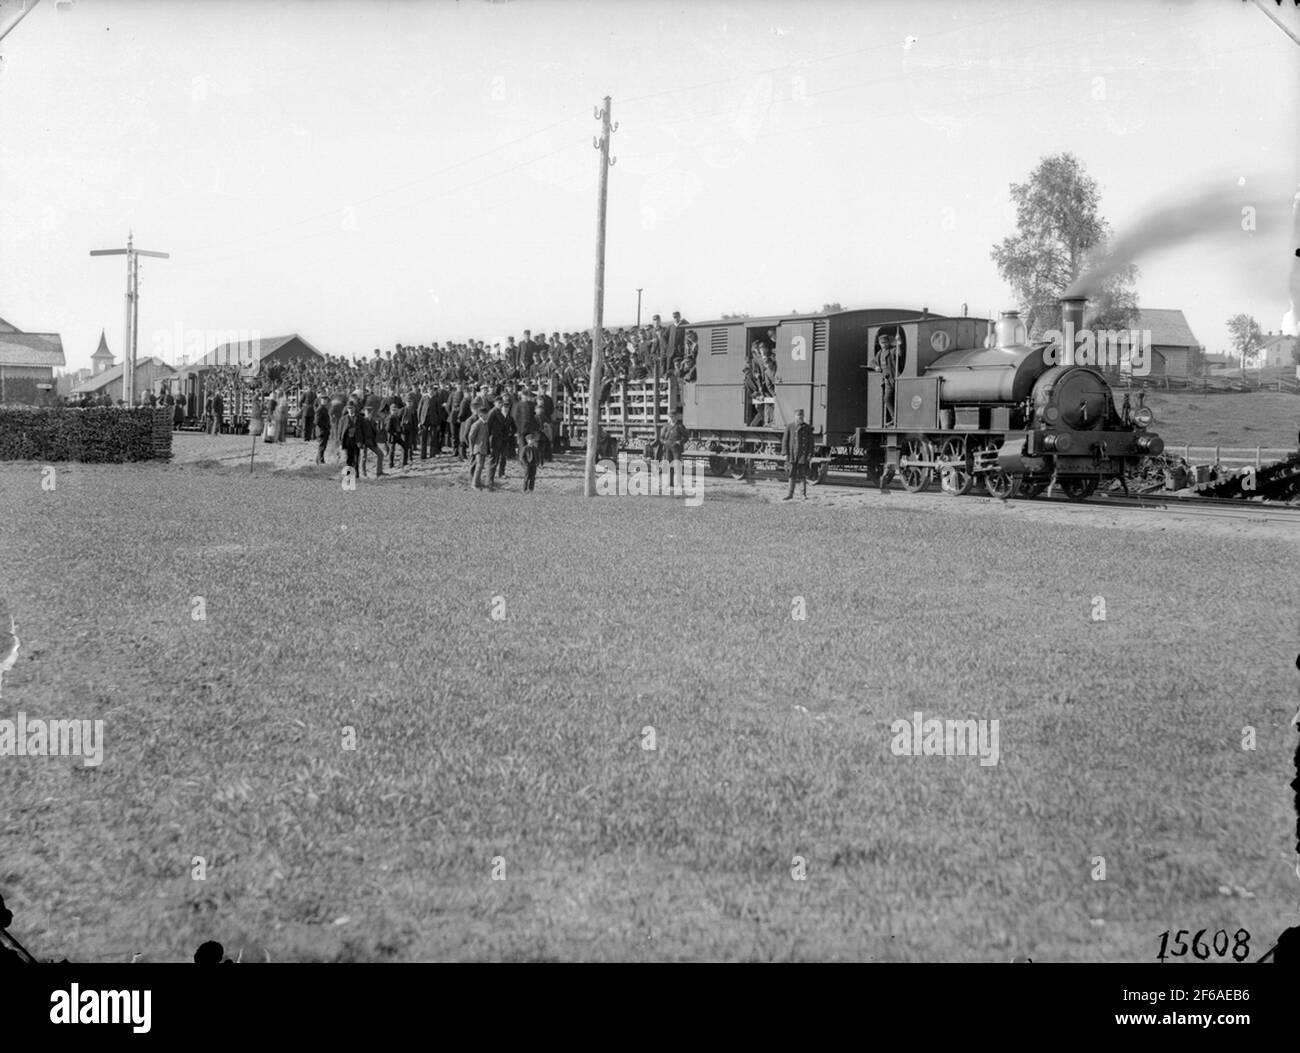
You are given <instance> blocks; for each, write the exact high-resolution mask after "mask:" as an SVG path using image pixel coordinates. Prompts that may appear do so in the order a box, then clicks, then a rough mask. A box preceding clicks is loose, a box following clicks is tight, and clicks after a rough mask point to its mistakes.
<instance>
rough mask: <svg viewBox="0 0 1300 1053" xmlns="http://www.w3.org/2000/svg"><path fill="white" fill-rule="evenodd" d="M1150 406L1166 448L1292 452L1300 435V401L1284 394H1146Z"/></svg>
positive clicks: (1153, 426) (1134, 400)
mask: <svg viewBox="0 0 1300 1053" xmlns="http://www.w3.org/2000/svg"><path fill="white" fill-rule="evenodd" d="M1146 404H1147V405H1148V406H1150V407H1151V409H1152V411H1153V412H1154V413H1155V415H1156V421H1155V423H1154V424H1153V425H1152V430H1154V431H1157V432H1159V433H1160V436H1161V438H1163V439H1164V440H1165V446H1166V448H1169V447H1177V446H1182V445H1183V444H1184V443H1190V444H1191V445H1192V446H1237V447H1242V446H1245V447H1249V446H1263V447H1266V448H1275V449H1284V450H1294V449H1295V448H1296V433H1297V431H1300V398H1297V397H1296V396H1295V395H1289V394H1287V393H1286V392H1277V391H1251V392H1230V393H1229V392H1213V393H1206V392H1200V391H1192V392H1184V391H1172V392H1148V393H1147V401H1146ZM1133 405H1134V406H1136V405H1137V398H1136V396H1134V399H1133ZM1174 452H1177V451H1176V450H1175V451H1174Z"/></svg>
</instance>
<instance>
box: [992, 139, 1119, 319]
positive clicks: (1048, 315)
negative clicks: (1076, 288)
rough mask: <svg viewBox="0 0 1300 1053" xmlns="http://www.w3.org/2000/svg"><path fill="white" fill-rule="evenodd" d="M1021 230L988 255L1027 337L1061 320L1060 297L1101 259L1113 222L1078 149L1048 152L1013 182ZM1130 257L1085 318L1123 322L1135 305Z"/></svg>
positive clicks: (1103, 287)
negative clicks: (1106, 216)
mask: <svg viewBox="0 0 1300 1053" xmlns="http://www.w3.org/2000/svg"><path fill="white" fill-rule="evenodd" d="M1011 200H1012V201H1014V202H1015V205H1016V229H1017V233H1016V234H1015V235H1014V236H1012V237H1009V238H1004V239H1003V240H1002V242H1001V244H998V245H995V246H993V251H992V252H991V253H990V254H989V255H990V257H991V258H992V259H993V261H994V262H995V263H996V264H997V266H998V273H999V274H1001V275H1002V277H1003V279H1004V280H1005V281H1006V282H1007V283H1008V284H1009V285H1010V286H1011V287H1012V289H1014V290H1015V293H1016V296H1017V298H1018V299H1019V301H1020V307H1021V314H1022V317H1023V318H1024V320H1025V324H1026V326H1027V327H1028V329H1029V333H1030V337H1031V338H1036V337H1038V336H1040V335H1041V334H1042V333H1043V331H1044V330H1047V329H1057V328H1059V327H1060V321H1061V308H1060V304H1059V302H1058V301H1059V300H1060V298H1061V296H1062V295H1063V294H1064V293H1065V291H1066V289H1068V288H1069V287H1070V285H1071V284H1072V283H1073V282H1074V281H1075V280H1076V279H1077V278H1078V277H1079V276H1080V275H1081V274H1082V273H1083V272H1084V270H1085V269H1086V268H1088V267H1090V266H1091V265H1092V264H1094V263H1097V262H1098V261H1099V260H1101V259H1104V258H1105V255H1106V242H1107V239H1108V238H1109V237H1110V225H1109V224H1108V223H1107V222H1106V221H1105V219H1103V218H1102V217H1101V215H1100V214H1099V213H1098V211H1097V209H1098V204H1099V201H1100V194H1099V193H1098V190H1097V183H1096V181H1095V180H1093V179H1092V178H1091V177H1090V176H1088V174H1087V173H1086V172H1084V170H1083V165H1082V164H1080V162H1079V160H1078V158H1076V157H1075V156H1074V155H1073V154H1068V153H1064V154H1057V155H1056V156H1054V157H1045V158H1043V159H1042V161H1040V162H1039V164H1038V167H1037V168H1036V169H1034V171H1033V172H1031V173H1030V176H1029V179H1028V181H1026V182H1024V183H1012V184H1011ZM1137 273H1138V272H1137V267H1136V266H1135V265H1133V264H1128V265H1127V266H1124V267H1121V268H1119V269H1118V270H1117V271H1116V272H1115V273H1114V274H1113V275H1112V276H1111V277H1110V278H1109V279H1107V280H1106V281H1104V282H1103V283H1102V285H1101V287H1100V288H1099V289H1098V290H1097V291H1096V293H1095V294H1094V296H1093V304H1092V309H1091V311H1090V312H1089V315H1088V319H1087V321H1088V324H1089V325H1090V326H1092V327H1093V328H1097V329H1126V328H1128V324H1129V322H1130V321H1131V320H1132V318H1133V316H1134V315H1135V314H1136V312H1137V292H1136V291H1135V289H1134V288H1133V282H1134V281H1135V280H1136V278H1137Z"/></svg>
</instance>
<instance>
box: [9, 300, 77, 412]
mask: <svg viewBox="0 0 1300 1053" xmlns="http://www.w3.org/2000/svg"><path fill="white" fill-rule="evenodd" d="M65 364H66V363H65V361H64V357H63V338H62V337H60V336H59V334H58V333H24V332H23V331H22V330H21V329H19V328H17V327H16V326H13V325H10V324H9V323H8V322H6V321H5V320H4V319H3V318H0V403H6V402H8V403H22V404H25V405H33V406H39V405H46V404H48V403H52V402H53V401H54V396H55V387H54V385H55V380H54V371H55V370H56V369H62V368H63V367H64V365H65Z"/></svg>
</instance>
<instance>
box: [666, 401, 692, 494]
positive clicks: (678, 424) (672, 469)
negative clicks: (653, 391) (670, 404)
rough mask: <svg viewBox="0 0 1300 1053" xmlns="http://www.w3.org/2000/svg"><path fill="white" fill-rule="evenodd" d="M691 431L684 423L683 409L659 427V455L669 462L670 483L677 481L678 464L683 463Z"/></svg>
mask: <svg viewBox="0 0 1300 1053" xmlns="http://www.w3.org/2000/svg"><path fill="white" fill-rule="evenodd" d="M689 437H690V433H689V432H688V431H687V430H686V426H685V425H684V424H683V423H682V411H681V410H677V411H676V412H675V413H674V414H673V419H672V420H671V421H670V422H669V423H667V424H665V425H664V426H663V427H662V428H660V429H659V456H660V458H661V459H662V460H665V461H667V462H668V485H669V486H672V485H674V482H675V474H676V469H677V466H678V465H680V464H681V463H682V453H683V452H684V451H685V449H686V440H687V439H688V438H689Z"/></svg>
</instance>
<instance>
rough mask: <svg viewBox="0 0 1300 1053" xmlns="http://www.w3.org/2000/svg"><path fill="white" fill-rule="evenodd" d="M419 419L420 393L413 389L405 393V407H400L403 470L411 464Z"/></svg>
mask: <svg viewBox="0 0 1300 1053" xmlns="http://www.w3.org/2000/svg"><path fill="white" fill-rule="evenodd" d="M419 417H420V393H419V392H418V391H416V390H415V389H414V388H412V389H411V391H409V392H408V393H407V398H406V405H405V406H404V407H402V419H401V429H402V439H401V442H402V467H403V468H405V467H406V466H407V465H409V464H410V463H411V456H412V452H413V451H414V449H415V436H416V433H417V432H418V431H419V427H420V425H419Z"/></svg>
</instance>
